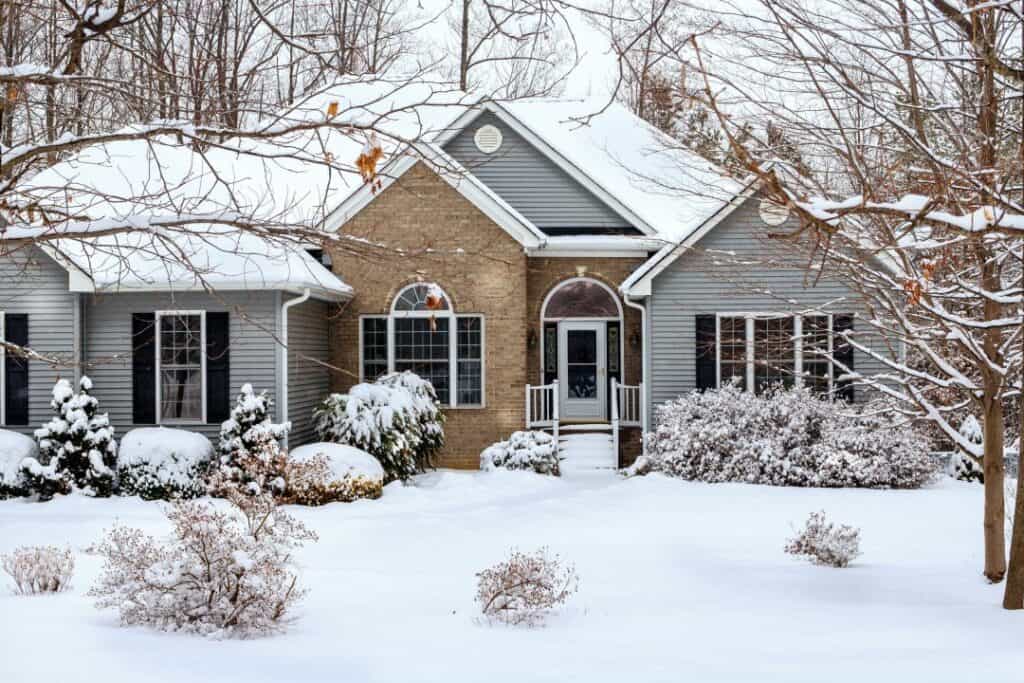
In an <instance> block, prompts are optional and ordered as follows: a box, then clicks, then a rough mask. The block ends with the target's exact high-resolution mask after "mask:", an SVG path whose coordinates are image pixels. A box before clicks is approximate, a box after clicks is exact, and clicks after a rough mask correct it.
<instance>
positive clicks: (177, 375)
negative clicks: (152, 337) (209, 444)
mask: <svg viewBox="0 0 1024 683" xmlns="http://www.w3.org/2000/svg"><path fill="white" fill-rule="evenodd" d="M156 317H157V338H156V358H157V370H156V375H157V409H158V415H159V421H160V422H204V421H205V420H206V417H205V412H206V411H205V405H204V399H205V396H206V393H205V391H204V376H205V374H206V373H205V367H204V366H205V363H206V354H205V353H204V352H203V350H204V348H205V347H206V343H205V339H206V324H205V323H206V319H205V315H204V314H203V312H202V311H159V312H157V314H156Z"/></svg>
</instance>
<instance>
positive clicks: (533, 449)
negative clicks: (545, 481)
mask: <svg viewBox="0 0 1024 683" xmlns="http://www.w3.org/2000/svg"><path fill="white" fill-rule="evenodd" d="M498 468H503V469H507V470H533V471H534V472H536V473H538V474H554V475H557V474H558V452H557V451H556V449H555V440H554V438H552V436H551V435H550V434H548V433H547V432H540V431H530V432H513V433H512V436H510V437H509V439H508V441H499V442H498V443H496V444H493V445H491V446H488V447H487V448H485V449H484V451H483V453H481V454H480V469H482V470H484V471H485V472H489V471H491V470H494V469H498Z"/></svg>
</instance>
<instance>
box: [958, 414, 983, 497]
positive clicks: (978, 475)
mask: <svg viewBox="0 0 1024 683" xmlns="http://www.w3.org/2000/svg"><path fill="white" fill-rule="evenodd" d="M959 432H960V434H961V435H962V436H963V437H964V438H966V439H967V440H968V441H970V442H971V443H976V444H982V443H984V441H985V436H984V434H983V433H982V430H981V423H979V422H978V419H977V418H976V417H974V416H973V415H968V416H967V417H965V418H964V421H963V422H962V423H960V429H959ZM949 476H951V477H953V478H954V479H959V480H961V481H976V482H978V483H979V484H984V483H985V473H984V471H983V470H982V468H981V463H979V462H978V461H977V460H975V459H974V458H973V457H971V456H970V455H968V454H967V453H965V452H963V451H962V450H960V449H959V448H958V449H957V450H956V451H954V452H953V457H952V458H950V460H949Z"/></svg>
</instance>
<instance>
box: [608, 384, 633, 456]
mask: <svg viewBox="0 0 1024 683" xmlns="http://www.w3.org/2000/svg"><path fill="white" fill-rule="evenodd" d="M628 417H629V416H628V415H627V418H628ZM612 452H613V453H614V454H615V461H616V465H618V459H619V382H618V380H616V379H615V378H614V377H612Z"/></svg>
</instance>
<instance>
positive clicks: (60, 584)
mask: <svg viewBox="0 0 1024 683" xmlns="http://www.w3.org/2000/svg"><path fill="white" fill-rule="evenodd" d="M0 564H2V565H3V568H4V571H5V572H7V574H8V575H9V576H10V577H11V578H12V579H13V580H14V592H15V593H17V594H19V595H38V594H40V593H59V592H61V591H63V590H67V588H68V586H70V585H71V575H72V574H73V573H74V571H75V558H74V557H73V556H72V555H71V549H70V548H65V549H63V550H61V549H60V548H57V547H55V546H52V545H41V546H27V547H22V548H18V549H16V550H15V551H14V552H12V553H11V554H9V555H4V556H3V559H2V561H0Z"/></svg>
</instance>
